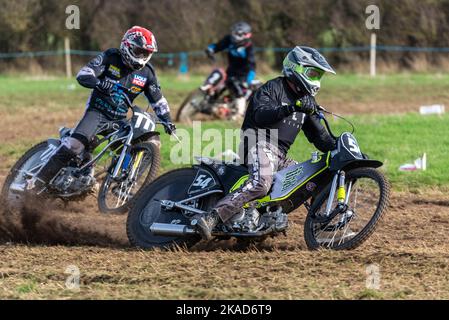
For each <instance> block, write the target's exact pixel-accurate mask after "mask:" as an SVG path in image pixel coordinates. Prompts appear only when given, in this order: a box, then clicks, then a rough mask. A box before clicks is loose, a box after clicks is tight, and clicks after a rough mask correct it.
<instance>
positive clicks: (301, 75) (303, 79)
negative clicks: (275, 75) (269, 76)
mask: <svg viewBox="0 0 449 320" xmlns="http://www.w3.org/2000/svg"><path fill="white" fill-rule="evenodd" d="M326 72H330V73H333V74H335V71H334V69H332V67H331V66H330V65H329V63H328V62H327V61H326V59H325V58H324V57H323V56H322V55H321V54H320V53H319V52H318V51H317V50H316V49H313V48H309V47H299V46H298V47H295V48H294V49H293V50H292V51H290V52H289V53H288V54H287V57H285V59H284V63H283V69H282V73H283V74H284V76H285V77H287V79H288V80H290V82H292V83H293V84H294V85H295V86H296V87H297V89H298V90H299V91H303V90H306V91H307V92H308V93H310V94H311V95H312V96H315V95H316V94H317V93H318V91H319V90H320V86H321V78H322V76H323V75H324V74H325V73H326Z"/></svg>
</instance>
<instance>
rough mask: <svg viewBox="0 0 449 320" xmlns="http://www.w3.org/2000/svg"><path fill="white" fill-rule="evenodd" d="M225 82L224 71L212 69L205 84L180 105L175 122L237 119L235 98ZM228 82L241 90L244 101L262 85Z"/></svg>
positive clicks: (235, 80)
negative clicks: (204, 119)
mask: <svg viewBox="0 0 449 320" xmlns="http://www.w3.org/2000/svg"><path fill="white" fill-rule="evenodd" d="M227 81H228V79H227V75H226V71H225V70H224V69H223V68H217V69H214V70H213V71H212V73H211V74H210V75H209V77H208V80H207V81H206V84H205V85H203V86H201V87H200V88H198V89H196V90H194V91H193V92H191V93H190V94H189V95H188V96H187V98H186V99H185V100H184V102H183V103H182V104H181V106H180V107H179V109H178V113H177V115H176V121H179V122H181V123H187V124H190V123H191V122H192V121H194V120H197V119H201V117H203V118H204V117H209V118H212V119H221V120H235V119H238V117H239V113H238V109H237V106H236V103H235V97H234V95H233V94H232V92H230V90H228V88H227V86H226V83H227ZM229 81H232V82H235V84H234V85H235V86H239V87H241V88H242V90H243V92H244V97H245V99H246V100H248V98H249V97H250V96H251V94H252V93H253V92H254V91H255V90H257V89H258V88H260V86H261V85H262V83H261V82H260V81H259V80H254V81H253V82H251V84H249V85H248V86H246V85H243V84H242V83H240V81H239V80H237V79H229Z"/></svg>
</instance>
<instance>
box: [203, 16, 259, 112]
mask: <svg viewBox="0 0 449 320" xmlns="http://www.w3.org/2000/svg"><path fill="white" fill-rule="evenodd" d="M251 38H252V33H251V26H250V25H249V24H248V23H246V22H238V23H236V24H235V25H233V26H232V29H231V34H229V35H226V36H225V37H224V38H223V39H221V40H220V41H219V42H217V43H214V44H211V45H209V46H208V47H207V49H206V54H207V56H208V57H210V58H212V59H213V56H214V54H215V53H218V52H221V51H225V50H227V51H228V61H229V66H228V68H227V70H226V73H227V83H226V85H227V87H228V88H229V89H230V90H231V91H232V92H233V94H234V95H235V96H236V98H237V99H236V106H237V110H238V113H239V115H240V116H243V115H244V114H245V109H246V99H245V92H244V88H247V87H248V86H249V85H250V84H251V83H252V81H253V80H254V79H255V77H256V58H255V56H254V47H253V43H252V40H251ZM220 80H221V79H216V78H209V79H207V80H206V83H205V86H203V87H206V86H207V85H214V84H215V83H218V82H219V81H220ZM211 82H212V83H211Z"/></svg>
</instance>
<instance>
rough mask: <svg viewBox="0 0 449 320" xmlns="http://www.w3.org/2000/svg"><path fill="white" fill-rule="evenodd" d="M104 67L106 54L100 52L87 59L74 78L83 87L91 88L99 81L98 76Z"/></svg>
mask: <svg viewBox="0 0 449 320" xmlns="http://www.w3.org/2000/svg"><path fill="white" fill-rule="evenodd" d="M105 69H106V55H105V53H102V54H100V55H98V56H96V57H95V58H94V59H92V60H91V61H89V63H88V64H87V65H85V66H84V67H82V68H81V70H80V71H79V72H78V75H77V76H76V80H77V81H78V83H79V84H80V85H82V86H83V87H85V88H89V89H93V88H95V86H96V85H97V84H98V82H99V81H100V80H99V79H98V77H100V76H101V75H102V74H103V72H104V71H105Z"/></svg>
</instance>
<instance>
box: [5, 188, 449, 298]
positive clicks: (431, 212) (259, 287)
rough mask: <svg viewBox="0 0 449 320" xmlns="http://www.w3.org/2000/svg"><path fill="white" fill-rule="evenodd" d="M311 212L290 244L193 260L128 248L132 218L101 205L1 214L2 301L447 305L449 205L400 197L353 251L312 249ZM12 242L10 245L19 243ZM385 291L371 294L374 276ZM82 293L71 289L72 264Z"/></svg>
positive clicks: (202, 247)
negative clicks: (306, 229) (372, 268)
mask: <svg viewBox="0 0 449 320" xmlns="http://www.w3.org/2000/svg"><path fill="white" fill-rule="evenodd" d="M304 214H305V212H304V210H303V209H300V210H298V212H295V213H294V214H293V215H292V216H291V222H292V224H293V225H292V227H291V228H290V230H289V232H288V236H287V237H279V238H275V239H270V240H267V241H265V242H264V243H262V244H259V245H256V246H254V245H252V246H250V247H249V248H246V249H244V248H241V247H240V246H238V245H237V244H236V243H235V242H234V241H232V240H230V241H222V242H218V243H213V244H199V245H197V246H196V247H195V248H193V250H192V251H191V252H189V251H185V250H175V251H169V252H166V251H165V252H164V251H148V252H144V251H140V250H135V249H132V248H129V246H128V243H127V239H126V235H125V230H124V228H125V227H124V222H125V217H124V216H105V215H101V214H100V213H98V212H97V210H96V206H95V201H94V199H90V200H88V201H86V202H83V203H77V204H71V205H69V206H68V207H67V208H65V209H64V208H62V207H59V208H58V206H56V207H54V208H53V210H52V211H46V212H41V213H36V212H35V213H34V214H29V213H28V214H27V215H26V218H25V219H21V218H19V217H17V216H16V217H10V216H9V217H8V216H5V214H3V216H2V222H1V229H0V238H1V240H2V243H3V244H2V245H1V246H0V252H1V256H2V261H1V262H0V284H1V286H0V287H1V288H2V289H1V290H0V297H2V298H49V297H51V298H155V299H161V298H274V299H303V298H311V299H320V298H332V299H334V298H337V299H345V298H351V299H361V298H375V299H377V298H394V299H396V298H398V299H402V298H417V299H422V298H438V299H443V298H445V299H447V298H449V291H448V284H449V282H448V280H449V279H448V274H449V273H448V271H449V267H448V262H449V261H448V260H449V256H448V254H447V252H448V244H447V234H448V232H449V198H448V197H447V195H444V194H441V193H438V192H432V193H426V194H422V195H414V196H413V195H409V194H396V195H394V196H393V199H392V201H391V208H390V210H389V212H388V213H387V215H386V217H385V219H384V221H383V222H382V223H381V224H380V226H379V227H378V229H377V231H376V232H375V233H374V235H373V236H372V237H371V239H370V240H369V241H368V242H367V243H365V244H364V245H363V246H362V247H360V248H359V249H357V250H355V251H348V252H331V251H327V250H322V251H317V252H311V251H308V250H307V248H306V245H305V243H304V240H303V233H302V224H303V219H304ZM11 241H12V242H11ZM371 264H375V265H377V266H378V267H379V271H380V289H379V290H368V289H366V286H365V284H366V280H367V274H366V268H367V267H368V266H369V265H371ZM69 265H76V266H77V267H78V268H79V269H80V272H81V276H80V279H81V289H80V291H70V290H68V289H66V288H65V285H64V283H65V279H66V278H67V276H68V275H67V274H64V271H65V269H66V267H67V266H69Z"/></svg>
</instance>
